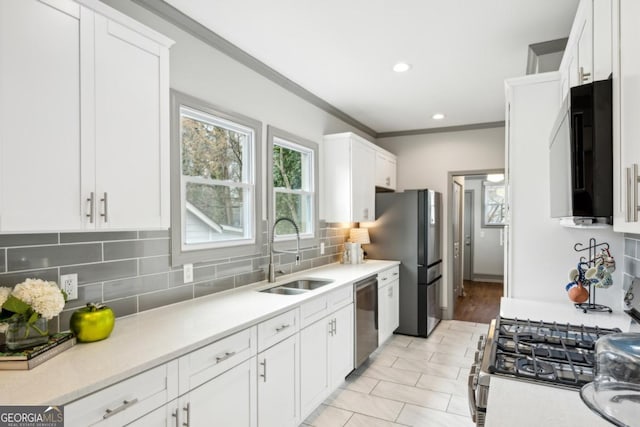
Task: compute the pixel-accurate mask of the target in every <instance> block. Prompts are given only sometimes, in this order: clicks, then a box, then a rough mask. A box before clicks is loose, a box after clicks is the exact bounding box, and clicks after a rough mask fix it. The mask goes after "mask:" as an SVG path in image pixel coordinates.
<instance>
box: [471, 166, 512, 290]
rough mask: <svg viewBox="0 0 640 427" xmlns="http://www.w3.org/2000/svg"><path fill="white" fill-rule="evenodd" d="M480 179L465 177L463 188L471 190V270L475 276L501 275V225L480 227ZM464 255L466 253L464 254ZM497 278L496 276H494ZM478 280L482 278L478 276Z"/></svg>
mask: <svg viewBox="0 0 640 427" xmlns="http://www.w3.org/2000/svg"><path fill="white" fill-rule="evenodd" d="M482 181H483V179H478V178H470V177H467V178H466V179H465V180H464V190H465V191H469V190H470V191H473V204H474V207H473V216H474V218H473V267H472V268H473V270H472V272H471V277H472V278H473V277H474V275H475V276H482V275H484V276H502V275H503V274H504V246H503V245H502V238H501V234H502V233H503V229H502V227H484V228H483V227H482ZM465 256H466V254H465ZM496 279H497V278H496ZM478 280H482V279H481V278H478Z"/></svg>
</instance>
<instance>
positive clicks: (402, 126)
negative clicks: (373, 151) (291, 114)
mask: <svg viewBox="0 0 640 427" xmlns="http://www.w3.org/2000/svg"><path fill="white" fill-rule="evenodd" d="M166 1H167V3H169V4H171V5H172V6H174V7H175V8H177V9H179V10H180V11H182V12H183V13H185V14H186V15H188V16H190V17H191V18H192V19H194V20H196V21H198V22H199V23H201V24H202V25H204V26H206V27H208V28H209V29H210V30H212V31H213V32H215V33H216V34H218V35H219V36H221V37H223V38H225V39H226V40H228V41H229V42H231V43H233V44H234V45H236V46H237V47H239V48H240V49H242V50H244V51H245V52H247V53H249V54H250V55H252V56H253V57H255V58H257V59H258V60H260V61H262V62H263V63H265V64H266V65H268V66H269V67H271V68H273V69H275V70H276V71H278V72H279V73H280V74H282V75H284V76H285V77H287V78H288V79H290V80H292V81H294V82H296V83H297V84H299V85H300V86H302V87H304V88H305V89H307V90H308V91H310V92H312V93H313V94H314V95H316V96H318V97H320V98H322V99H323V100H324V101H326V102H328V103H329V104H331V105H333V106H334V107H336V108H338V109H339V110H342V111H343V112H344V113H346V114H348V115H349V116H351V117H353V118H355V119H356V120H358V121H359V122H361V123H363V124H364V125H366V126H368V127H370V128H372V129H373V130H375V131H376V132H378V133H381V132H394V131H407V130H414V129H429V128H435V127H449V126H459V125H470V124H478V123H487V122H496V121H502V120H504V85H503V81H504V79H506V78H510V77H517V76H522V75H524V74H525V69H526V64H527V52H528V49H527V48H528V45H529V44H532V43H539V42H544V41H548V40H553V39H558V38H563V37H567V36H568V35H569V30H570V28H571V23H572V21H573V16H574V15H575V11H576V8H577V4H578V0H321V1H309V0H268V1H265V0H166ZM398 61H406V62H408V63H410V64H412V66H413V68H412V69H411V70H410V71H409V72H407V73H402V74H398V73H395V72H393V71H392V70H391V68H392V66H393V65H394V64H395V63H396V62H398ZM436 112H442V113H444V114H445V115H446V118H445V119H444V120H442V121H435V120H433V119H432V118H431V116H432V115H433V114H434V113H436Z"/></svg>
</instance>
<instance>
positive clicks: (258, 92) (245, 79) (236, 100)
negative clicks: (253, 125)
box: [103, 0, 372, 218]
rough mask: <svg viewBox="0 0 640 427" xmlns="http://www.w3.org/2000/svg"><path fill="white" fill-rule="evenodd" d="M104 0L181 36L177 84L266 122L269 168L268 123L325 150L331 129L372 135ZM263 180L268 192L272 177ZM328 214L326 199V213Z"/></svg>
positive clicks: (122, 0) (175, 54)
mask: <svg viewBox="0 0 640 427" xmlns="http://www.w3.org/2000/svg"><path fill="white" fill-rule="evenodd" d="M103 1H104V3H106V4H108V5H109V6H111V7H113V8H115V9H118V10H119V11H121V12H123V13H125V14H127V15H129V16H131V17H132V18H134V19H136V20H138V21H140V22H142V23H144V24H146V25H147V26H149V27H151V28H153V29H155V30H157V31H159V32H161V33H162V34H164V35H166V36H167V37H170V38H171V39H173V40H174V41H175V42H176V43H175V44H174V45H173V46H172V47H171V51H170V63H171V69H170V73H171V75H170V79H171V88H172V89H176V90H179V91H181V92H185V93H187V94H189V95H191V96H194V97H197V98H200V99H202V100H205V101H208V102H210V103H212V104H214V105H216V106H218V107H221V108H224V109H226V110H230V111H234V112H236V113H240V114H242V115H245V116H248V117H251V118H253V119H256V120H259V121H261V122H262V124H263V132H262V134H263V145H262V146H263V156H262V159H263V170H266V155H265V154H266V153H265V152H264V150H266V137H267V132H266V126H267V124H269V125H272V126H275V127H278V128H280V129H283V130H286V131H287V132H290V133H292V134H294V135H298V136H300V137H302V138H305V139H308V140H310V141H313V142H316V143H318V144H319V145H320V155H322V136H323V135H325V134H329V133H337V132H354V133H358V134H359V135H361V136H363V137H365V138H367V139H369V140H371V139H372V138H371V137H370V136H367V135H365V134H363V133H362V132H361V131H359V130H357V129H355V128H353V127H352V126H350V125H348V124H346V123H345V122H343V121H342V120H339V119H337V118H336V117H334V116H332V115H330V114H328V113H326V112H325V111H324V110H321V109H320V108H318V107H316V106H314V105H313V104H311V103H309V102H307V101H305V100H304V99H302V98H300V97H298V96H297V95H294V94H293V93H291V92H289V91H288V90H285V89H284V88H282V87H281V86H279V85H277V84H275V83H273V82H272V81H270V80H268V79H267V78H265V77H263V76H262V75H260V74H258V73H257V72H255V71H253V70H251V69H249V68H247V67H246V66H244V65H242V64H240V63H239V62H237V61H235V60H234V59H232V58H230V57H229V56H227V55H225V54H223V53H221V52H220V51H218V50H216V49H214V48H212V47H211V46H209V45H208V44H206V43H204V42H202V41H201V40H200V39H197V38H195V37H193V36H191V35H190V34H188V33H186V32H184V31H182V30H180V29H179V28H177V27H175V26H173V25H172V24H169V23H168V22H166V21H164V20H163V19H161V18H159V17H158V16H156V15H154V14H153V13H151V12H149V11H147V10H146V9H144V8H142V7H140V6H138V5H136V4H134V3H133V2H131V1H130V0H103ZM123 66H124V65H123ZM318 72H322V70H318ZM321 164H322V163H321ZM320 173H321V174H322V171H320ZM263 181H264V180H263ZM320 183H322V175H321V178H320ZM263 184H264V185H263V194H266V181H265V182H264V183H263ZM320 191H321V193H322V191H324V189H322V188H320ZM320 200H323V197H322V194H320ZM263 202H264V203H263V209H262V212H263V216H266V213H267V209H266V205H265V204H266V197H263ZM323 215H324V210H323V206H322V204H320V218H323Z"/></svg>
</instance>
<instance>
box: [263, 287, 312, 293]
mask: <svg viewBox="0 0 640 427" xmlns="http://www.w3.org/2000/svg"><path fill="white" fill-rule="evenodd" d="M260 292H266V293H269V294H280V295H300V294H303V293H305V292H307V289H293V288H285V287H283V286H276V287H273V288H269V289H263V290H261V291H260Z"/></svg>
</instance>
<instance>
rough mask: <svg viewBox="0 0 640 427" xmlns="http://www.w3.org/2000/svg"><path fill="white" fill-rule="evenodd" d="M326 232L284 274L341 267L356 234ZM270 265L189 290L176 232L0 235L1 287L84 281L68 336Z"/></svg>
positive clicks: (207, 267)
mask: <svg viewBox="0 0 640 427" xmlns="http://www.w3.org/2000/svg"><path fill="white" fill-rule="evenodd" d="M321 225H322V228H321V230H320V233H319V235H320V242H324V243H325V245H326V247H325V254H324V255H319V249H318V247H311V248H306V249H304V251H303V254H302V259H301V262H300V265H297V266H296V265H295V256H294V255H290V254H277V255H276V256H275V257H274V261H275V263H276V269H277V270H278V271H284V274H290V273H292V272H299V271H303V270H306V269H309V268H312V267H315V266H319V265H324V264H327V263H330V262H334V261H335V260H337V259H338V255H336V254H339V253H341V252H342V251H343V244H344V241H345V236H347V235H348V229H337V228H336V227H339V225H337V224H326V228H325V227H324V225H325V223H324V221H322V222H321ZM264 228H265V229H266V225H265V227H264ZM264 238H265V242H266V233H265V235H264ZM633 242H634V243H635V240H633ZM5 260H8V262H6V261H5ZM268 263H269V257H268V244H266V243H265V244H263V245H262V248H261V251H260V253H257V254H255V255H248V256H242V257H234V258H229V257H227V258H221V259H213V260H207V261H205V262H200V263H196V264H195V265H194V282H193V283H189V284H184V281H183V270H182V266H176V267H172V266H171V257H170V238H169V230H140V231H105V232H93V233H92V232H81V233H66V232H62V233H43V234H11V235H1V234H0V286H13V285H15V284H17V283H20V282H22V281H24V280H25V279H27V278H40V279H44V280H50V281H55V282H59V279H60V275H61V274H70V273H77V274H78V281H79V285H80V286H79V287H78V299H77V300H74V301H68V302H67V304H66V305H65V310H64V311H63V312H62V313H61V314H60V316H59V318H56V319H54V320H53V321H52V322H50V324H51V325H52V326H51V327H52V328H53V329H52V330H58V329H57V328H61V329H62V330H66V329H68V327H69V318H70V316H71V313H72V312H73V311H74V310H76V309H77V308H78V307H82V306H84V305H85V304H86V303H87V302H104V303H107V304H108V305H109V306H110V307H111V308H112V309H113V310H114V312H115V313H116V316H118V317H121V316H126V315H130V314H134V313H137V312H140V311H144V310H148V309H151V308H156V307H160V306H163V305H167V304H172V303H175V302H178V301H183V300H186V299H191V298H197V297H201V296H205V295H210V294H213V293H217V292H222V291H226V290H229V289H233V288H237V287H241V286H245V285H247V284H250V283H255V282H259V281H262V280H265V278H266V270H267V266H268Z"/></svg>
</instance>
